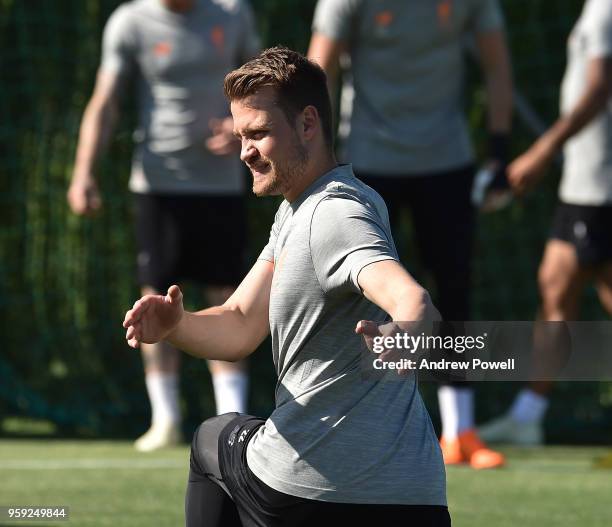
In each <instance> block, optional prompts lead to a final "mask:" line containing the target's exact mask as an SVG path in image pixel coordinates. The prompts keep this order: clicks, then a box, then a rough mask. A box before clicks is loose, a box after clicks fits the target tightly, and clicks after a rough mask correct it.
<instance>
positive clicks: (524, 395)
mask: <svg viewBox="0 0 612 527" xmlns="http://www.w3.org/2000/svg"><path fill="white" fill-rule="evenodd" d="M547 408H548V399H547V398H546V397H544V396H543V395H540V394H538V393H536V392H534V391H532V390H529V389H525V390H521V391H520V392H519V393H518V395H517V396H516V399H514V403H513V404H512V408H510V416H511V417H512V418H513V419H514V420H515V421H518V422H519V423H532V422H534V421H541V420H542V419H543V418H544V414H545V413H546V409H547Z"/></svg>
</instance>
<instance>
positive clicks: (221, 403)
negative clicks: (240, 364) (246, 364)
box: [212, 371, 249, 415]
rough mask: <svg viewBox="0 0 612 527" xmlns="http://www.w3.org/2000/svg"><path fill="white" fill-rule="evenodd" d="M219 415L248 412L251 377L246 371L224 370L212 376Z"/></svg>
mask: <svg viewBox="0 0 612 527" xmlns="http://www.w3.org/2000/svg"><path fill="white" fill-rule="evenodd" d="M212 382H213V388H214V391H215V404H216V406H217V415H221V414H226V413H228V412H239V413H241V414H244V413H246V410H247V404H246V402H247V401H246V400H247V393H248V388H249V378H248V375H247V373H246V372H244V371H222V372H219V373H215V374H214V375H213V376H212Z"/></svg>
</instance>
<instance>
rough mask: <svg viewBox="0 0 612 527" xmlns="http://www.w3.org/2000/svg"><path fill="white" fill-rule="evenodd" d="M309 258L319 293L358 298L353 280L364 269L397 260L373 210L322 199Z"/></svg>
mask: <svg viewBox="0 0 612 527" xmlns="http://www.w3.org/2000/svg"><path fill="white" fill-rule="evenodd" d="M310 254H311V257H312V263H313V266H314V270H315V273H316V275H317V278H318V280H319V284H320V285H321V288H322V289H323V291H325V292H329V291H332V290H343V289H344V290H347V291H352V292H356V293H360V294H361V292H362V291H361V288H360V287H359V284H358V283H357V277H358V276H359V273H360V271H361V270H362V269H363V268H364V267H365V266H366V265H369V264H371V263H375V262H380V261H383V260H397V259H398V258H397V253H396V251H395V246H394V244H393V240H392V239H391V238H390V236H388V235H387V233H386V231H385V228H384V226H383V221H382V219H381V218H380V216H379V215H378V213H377V212H376V211H375V210H374V208H373V207H369V206H367V205H365V204H363V203H361V202H359V201H357V200H356V199H350V198H339V197H333V198H332V197H330V198H324V199H323V200H321V201H320V202H319V204H318V205H317V207H316V208H315V210H314V212H313V215H312V220H311V227H310Z"/></svg>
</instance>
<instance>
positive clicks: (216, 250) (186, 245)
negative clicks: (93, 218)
mask: <svg viewBox="0 0 612 527" xmlns="http://www.w3.org/2000/svg"><path fill="white" fill-rule="evenodd" d="M134 203H135V221H136V246H137V250H138V283H139V285H140V286H151V287H153V288H155V289H156V290H157V291H160V292H165V291H166V289H167V288H168V287H169V286H170V285H172V284H173V283H177V282H181V281H182V280H193V281H195V282H198V283H200V284H202V285H204V284H205V285H215V286H236V285H238V284H239V283H240V281H241V280H242V278H243V277H244V271H245V262H246V208H245V201H244V198H243V197H242V196H170V195H156V194H135V195H134Z"/></svg>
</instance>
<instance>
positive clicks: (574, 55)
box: [559, 0, 612, 205]
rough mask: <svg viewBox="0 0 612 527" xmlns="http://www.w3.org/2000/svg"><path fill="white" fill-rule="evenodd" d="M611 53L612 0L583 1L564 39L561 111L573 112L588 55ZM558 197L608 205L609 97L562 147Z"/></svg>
mask: <svg viewBox="0 0 612 527" xmlns="http://www.w3.org/2000/svg"><path fill="white" fill-rule="evenodd" d="M602 57H612V3H611V2H610V0H587V1H586V3H585V4H584V7H583V10H582V14H581V16H580V18H579V19H578V22H576V25H575V26H574V29H573V30H572V32H571V34H570V37H569V40H568V61H567V68H566V70H565V76H564V78H563V83H562V86H561V113H562V114H565V113H568V112H571V111H572V110H573V109H574V108H575V107H576V104H577V103H578V101H579V100H580V98H581V97H582V95H583V94H584V91H585V89H586V86H587V77H588V73H587V72H588V66H589V61H591V60H592V59H597V58H602ZM564 155H565V162H564V165H563V176H562V179H561V185H560V187H559V197H560V198H561V200H563V201H564V202H565V203H572V204H574V205H602V204H612V99H609V100H608V104H607V105H606V108H605V109H604V110H603V111H602V112H601V113H600V114H599V115H598V116H597V117H596V118H595V119H593V120H592V121H591V122H590V123H589V124H588V125H587V126H585V127H584V128H583V129H582V130H581V131H580V132H579V133H578V134H576V135H575V136H574V137H572V138H571V139H570V140H569V141H567V143H566V144H565V147H564Z"/></svg>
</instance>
